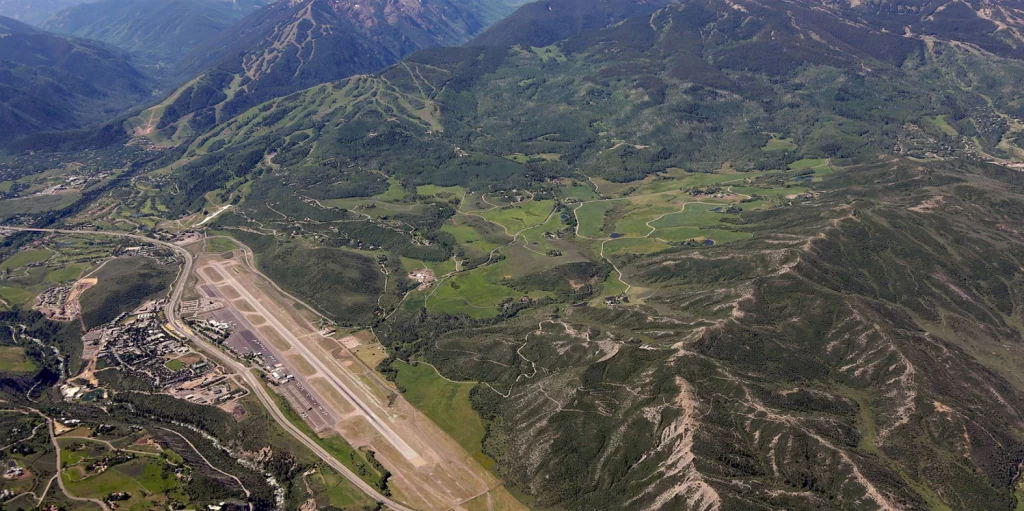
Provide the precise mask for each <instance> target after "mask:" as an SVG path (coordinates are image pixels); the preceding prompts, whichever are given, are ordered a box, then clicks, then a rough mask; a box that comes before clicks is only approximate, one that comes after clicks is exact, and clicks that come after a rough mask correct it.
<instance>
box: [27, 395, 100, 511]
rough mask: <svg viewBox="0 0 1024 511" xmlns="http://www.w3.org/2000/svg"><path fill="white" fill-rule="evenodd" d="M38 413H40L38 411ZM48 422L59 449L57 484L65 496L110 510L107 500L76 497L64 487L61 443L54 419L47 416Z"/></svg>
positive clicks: (52, 438) (55, 445) (54, 444)
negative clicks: (54, 428) (58, 440)
mask: <svg viewBox="0 0 1024 511" xmlns="http://www.w3.org/2000/svg"><path fill="white" fill-rule="evenodd" d="M36 413H38V411H37V412H36ZM40 415H42V414H40ZM43 417H46V416H45V415H43ZM46 423H47V426H48V427H49V428H50V442H52V443H53V448H54V449H55V450H56V451H57V476H56V478H57V485H58V486H60V491H62V492H64V496H65V497H67V498H68V499H70V500H74V501H77V502H91V503H93V504H96V505H97V506H99V507H100V508H102V509H103V511H110V508H109V507H108V506H107V503H106V502H103V501H102V500H99V499H87V498H84V497H76V496H74V495H72V494H71V492H69V491H68V489H67V488H65V487H64V478H63V477H61V476H60V473H61V471H62V467H63V465H61V463H60V444H59V443H57V434H56V433H55V432H54V431H53V419H51V418H49V417H46ZM44 495H45V494H44Z"/></svg>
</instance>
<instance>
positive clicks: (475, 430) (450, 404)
mask: <svg viewBox="0 0 1024 511" xmlns="http://www.w3.org/2000/svg"><path fill="white" fill-rule="evenodd" d="M395 368H397V369H398V380H397V382H398V384H399V385H401V386H402V387H404V388H405V389H407V390H406V392H405V394H403V395H404V396H405V399H407V400H409V402H410V403H412V405H413V406H415V407H416V408H417V409H418V410H419V411H421V412H423V413H424V414H425V415H426V416H427V417H429V418H430V420H432V421H434V422H435V423H436V424H437V425H438V426H440V427H441V429H443V430H444V431H445V432H446V433H448V434H449V435H451V437H452V438H453V439H455V441H456V442H458V443H459V445H461V446H462V448H463V449H465V450H466V452H468V453H470V455H472V456H473V458H475V459H476V460H477V461H479V462H480V463H481V464H482V465H483V466H484V467H486V468H487V469H489V470H490V469H493V468H494V460H492V459H491V458H489V457H488V456H486V455H485V454H484V453H483V451H482V449H483V447H482V442H483V438H484V434H485V433H486V430H485V426H484V421H483V419H481V418H480V416H479V415H478V414H477V413H476V411H475V410H473V407H472V405H470V401H469V391H470V390H472V389H473V386H474V385H475V384H473V383H457V382H453V381H449V380H446V379H445V378H444V377H442V376H441V375H440V374H438V373H437V371H436V370H435V369H434V368H433V367H432V366H430V365H428V364H425V363H424V364H415V365H409V364H406V363H405V362H402V361H398V362H395Z"/></svg>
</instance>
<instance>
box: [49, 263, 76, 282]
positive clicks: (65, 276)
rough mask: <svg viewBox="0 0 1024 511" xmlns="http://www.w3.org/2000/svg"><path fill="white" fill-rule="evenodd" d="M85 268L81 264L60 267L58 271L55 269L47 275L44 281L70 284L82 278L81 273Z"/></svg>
mask: <svg viewBox="0 0 1024 511" xmlns="http://www.w3.org/2000/svg"><path fill="white" fill-rule="evenodd" d="M85 268H86V266H85V265H82V264H69V265H67V266H64V267H61V268H60V269H56V270H53V271H50V272H49V273H47V274H46V281H47V282H52V283H55V284H57V283H63V282H72V281H75V280H78V278H79V277H81V276H82V272H84V271H85Z"/></svg>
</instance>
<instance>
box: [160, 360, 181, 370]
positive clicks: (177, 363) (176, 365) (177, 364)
mask: <svg viewBox="0 0 1024 511" xmlns="http://www.w3.org/2000/svg"><path fill="white" fill-rule="evenodd" d="M164 367H166V368H168V369H170V370H171V371H181V370H182V369H184V368H185V363H184V362H182V361H181V360H178V359H174V360H168V361H167V362H165V363H164Z"/></svg>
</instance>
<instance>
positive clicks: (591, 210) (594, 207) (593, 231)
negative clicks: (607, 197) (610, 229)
mask: <svg viewBox="0 0 1024 511" xmlns="http://www.w3.org/2000/svg"><path fill="white" fill-rule="evenodd" d="M616 202H619V201H601V202H588V203H586V204H583V205H582V206H579V207H578V208H577V209H576V218H577V219H578V221H579V233H580V236H583V237H585V238H603V237H604V236H605V234H604V231H603V230H602V227H603V226H604V216H605V215H606V214H607V213H608V212H609V211H611V210H612V208H614V207H615V203H616Z"/></svg>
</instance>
